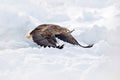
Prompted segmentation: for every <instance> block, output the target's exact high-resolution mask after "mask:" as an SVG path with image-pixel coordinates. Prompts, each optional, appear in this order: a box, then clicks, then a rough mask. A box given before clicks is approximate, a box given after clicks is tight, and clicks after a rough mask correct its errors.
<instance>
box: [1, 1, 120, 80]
mask: <svg viewBox="0 0 120 80" xmlns="http://www.w3.org/2000/svg"><path fill="white" fill-rule="evenodd" d="M119 5H120V1H119V0H106V1H105V0H101V1H99V0H84V1H82V0H69V1H67V0H58V1H56V0H9V1H8V0H0V28H1V29H0V80H119V79H120V77H119V74H120V69H119V68H120V63H119V56H120V54H119V52H120V50H119V48H120V42H119V41H120V38H119V34H120V24H119V21H120V11H119V9H120V6H119ZM43 23H52V24H58V25H61V26H63V27H66V28H69V29H70V30H72V29H75V31H74V32H73V33H72V35H73V36H74V37H75V38H76V39H77V40H78V41H79V43H80V44H82V45H86V44H93V43H94V44H95V45H94V46H93V47H92V48H89V49H84V48H81V47H79V46H73V45H71V44H68V43H65V42H63V41H60V40H59V41H58V42H59V44H63V43H64V44H65V47H64V49H62V50H59V49H54V48H41V47H39V46H38V45H36V44H35V43H34V42H33V41H32V40H29V39H27V38H26V37H25V36H26V34H27V33H28V32H29V31H31V30H33V29H34V28H35V27H37V26H38V25H40V24H43Z"/></svg>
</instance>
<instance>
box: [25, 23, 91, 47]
mask: <svg viewBox="0 0 120 80" xmlns="http://www.w3.org/2000/svg"><path fill="white" fill-rule="evenodd" d="M71 32H72V31H70V30H69V29H67V28H63V27H60V26H59V25H54V24H42V25H39V26H38V27H37V28H35V29H34V30H33V31H32V32H30V33H29V34H28V35H27V37H28V38H31V37H32V38H33V41H34V42H35V43H37V44H38V45H40V46H41V47H42V46H43V47H53V48H58V49H62V48H63V47H64V44H62V45H56V43H57V40H56V37H57V38H58V39H60V40H63V41H65V42H68V43H70V44H73V45H79V46H80V47H83V48H90V47H92V46H93V45H88V46H82V45H80V44H79V43H78V42H77V40H76V39H75V38H74V37H73V36H72V35H71Z"/></svg>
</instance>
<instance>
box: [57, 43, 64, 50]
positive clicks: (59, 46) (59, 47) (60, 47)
mask: <svg viewBox="0 0 120 80" xmlns="http://www.w3.org/2000/svg"><path fill="white" fill-rule="evenodd" d="M63 47H64V44H63V45H58V46H56V48H58V49H62V48H63Z"/></svg>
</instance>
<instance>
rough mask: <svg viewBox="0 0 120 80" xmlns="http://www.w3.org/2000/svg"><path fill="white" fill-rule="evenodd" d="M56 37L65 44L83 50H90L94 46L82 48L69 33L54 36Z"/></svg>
mask: <svg viewBox="0 0 120 80" xmlns="http://www.w3.org/2000/svg"><path fill="white" fill-rule="evenodd" d="M56 37H57V38H59V39H61V40H63V41H65V42H68V43H71V44H73V45H79V46H80V47H83V48H91V47H92V46H93V45H94V44H91V45H88V46H83V45H81V44H79V43H78V42H77V40H76V39H75V38H74V37H73V36H72V35H71V34H70V33H61V34H58V35H56Z"/></svg>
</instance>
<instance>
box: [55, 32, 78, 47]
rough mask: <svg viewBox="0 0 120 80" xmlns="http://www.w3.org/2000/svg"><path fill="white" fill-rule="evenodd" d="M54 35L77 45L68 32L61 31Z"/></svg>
mask: <svg viewBox="0 0 120 80" xmlns="http://www.w3.org/2000/svg"><path fill="white" fill-rule="evenodd" d="M56 37H57V38H59V39H61V40H63V41H65V42H68V43H71V44H73V45H79V43H78V42H77V40H76V39H75V38H74V37H73V36H72V35H71V34H70V33H65V32H64V33H61V34H57V35H56Z"/></svg>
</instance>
